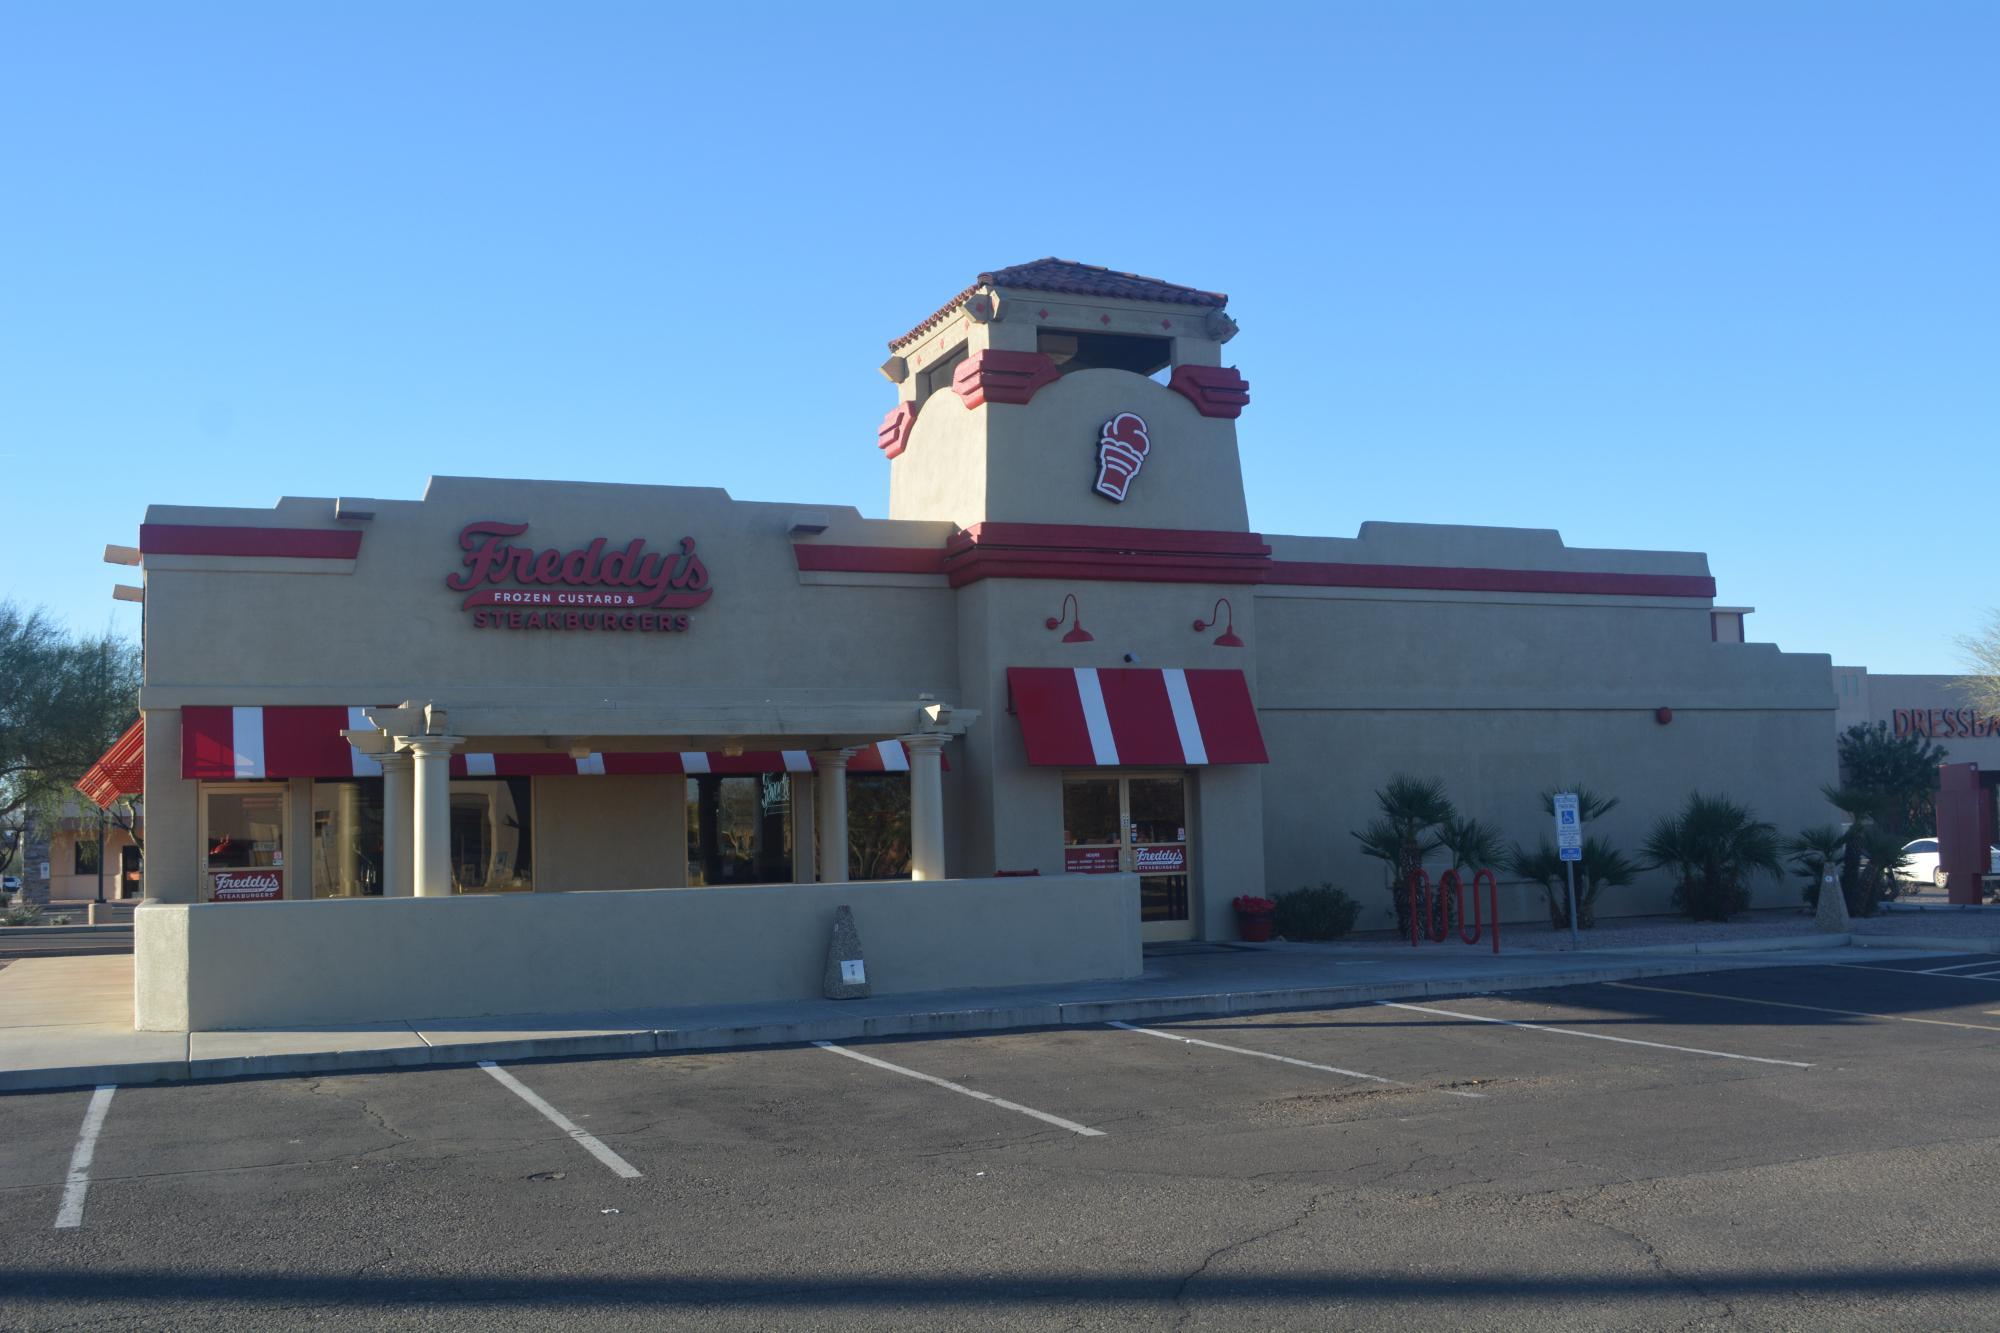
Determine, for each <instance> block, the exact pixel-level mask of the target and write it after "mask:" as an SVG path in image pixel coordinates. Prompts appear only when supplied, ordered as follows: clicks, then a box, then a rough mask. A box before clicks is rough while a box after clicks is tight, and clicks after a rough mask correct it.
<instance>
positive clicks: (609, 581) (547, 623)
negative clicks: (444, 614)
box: [444, 519, 715, 633]
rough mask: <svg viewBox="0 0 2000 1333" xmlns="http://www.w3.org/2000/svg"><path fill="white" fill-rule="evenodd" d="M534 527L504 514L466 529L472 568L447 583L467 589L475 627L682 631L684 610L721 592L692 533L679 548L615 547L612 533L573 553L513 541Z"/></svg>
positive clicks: (635, 543)
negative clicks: (503, 519)
mask: <svg viewBox="0 0 2000 1333" xmlns="http://www.w3.org/2000/svg"><path fill="white" fill-rule="evenodd" d="M527 530H528V525H527V524H526V523H503V522H501V521H500V520H498V519H479V520H476V521H474V522H472V523H468V524H466V525H465V527H463V528H462V529H460V530H459V534H458V545H459V549H460V550H462V551H464V552H465V554H464V556H463V558H462V559H461V561H460V563H461V564H463V565H464V566H465V568H464V569H463V570H461V571H460V572H458V573H455V574H451V575H447V576H446V578H445V581H444V584H445V587H447V588H449V589H451V590H452V591H453V592H462V593H464V594H465V598H464V600H463V601H461V602H460V603H459V607H460V609H461V610H468V611H471V612H472V625H473V628H474V629H508V630H540V631H550V630H558V631H575V630H589V631H607V630H609V631H625V632H638V633H676V632H679V631H682V630H685V629H687V627H688V618H687V617H686V616H685V615H680V614H676V613H678V612H681V611H685V610H688V609H690V608H692V607H697V606H700V605H701V604H702V603H704V602H706V601H707V600H708V599H709V597H710V596H712V595H713V594H714V591H715V590H714V589H713V588H711V587H710V586H709V583H708V568H707V566H705V565H703V564H702V562H701V557H700V556H698V555H696V554H695V544H694V538H692V537H682V538H681V539H680V541H679V542H678V543H677V545H678V546H679V549H678V550H677V551H671V552H661V551H652V550H648V549H647V546H646V541H645V539H644V538H641V537H634V538H633V539H632V540H631V541H629V542H627V543H626V544H625V545H623V546H621V547H618V548H617V549H615V550H613V549H610V547H611V541H610V539H609V538H606V537H597V538H593V539H592V540H591V541H590V542H588V543H587V544H585V545H583V546H578V547H574V548H571V549H570V550H567V551H565V550H563V549H561V548H560V547H547V548H544V549H539V550H538V549H536V548H535V547H533V546H530V545H515V544H513V542H512V541H511V540H510V539H511V538H515V537H519V536H520V535H521V534H522V533H524V532H526V531H527Z"/></svg>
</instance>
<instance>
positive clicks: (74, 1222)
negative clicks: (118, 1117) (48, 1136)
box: [56, 1083, 118, 1231]
mask: <svg viewBox="0 0 2000 1333" xmlns="http://www.w3.org/2000/svg"><path fill="white" fill-rule="evenodd" d="M117 1091H118V1085H117V1084H116V1083H100V1084H99V1085H98V1087H97V1091H95V1092H93V1093H91V1094H90V1105H89V1107H88V1108H86V1109H85V1111H84V1113H83V1128H82V1130H81V1131H80V1132H78V1134H77V1136H76V1148H75V1150H74V1151H73V1152H71V1153H70V1155H69V1176H68V1177H67V1178H66V1179H65V1180H64V1181H63V1194H62V1206H61V1207H59V1208H58V1209H57V1210H56V1229H57V1230H58V1231H66V1230H69V1229H71V1228H73V1227H80V1226H82V1225H83V1200H84V1196H85V1195H87V1194H89V1193H90V1163H91V1159H92V1158H94V1157H96V1156H97V1136H98V1135H99V1134H102V1133H103V1132H104V1117H105V1116H106V1115H108V1114H110V1111H111V1095H112V1094H113V1093H115V1092H117Z"/></svg>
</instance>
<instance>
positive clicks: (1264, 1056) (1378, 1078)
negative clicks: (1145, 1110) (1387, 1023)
mask: <svg viewBox="0 0 2000 1333" xmlns="http://www.w3.org/2000/svg"><path fill="white" fill-rule="evenodd" d="M1106 1026H1108V1027H1114V1028H1122V1029H1123V1030H1125V1031H1126V1032H1139V1033H1143V1034H1144V1035H1146V1036H1148V1037H1164V1038H1165V1039H1166V1040H1168V1041H1178V1042H1184V1043H1186V1044H1187V1045H1189V1046H1205V1047H1207V1048H1208V1049H1209V1050H1212V1051H1227V1052H1229V1053H1230V1054H1231V1055H1251V1056H1255V1057H1256V1058H1257V1059H1259V1060H1275V1061H1277V1062H1278V1063H1279V1064H1281V1065H1297V1066H1298V1067H1299V1068H1300V1069H1316V1070H1318V1071H1320V1072H1321V1073H1323V1074H1339V1075H1340V1076H1341V1077H1343V1078H1358V1079H1365V1080H1367V1081H1368V1082H1370V1083H1383V1084H1388V1085H1390V1086H1392V1087H1398V1088H1417V1089H1420V1090H1421V1091H1424V1092H1441V1093H1443V1094H1444V1095H1445V1096H1447V1097H1467V1098H1471V1099H1473V1100H1479V1099H1482V1098H1484V1097H1485V1096H1486V1094H1485V1093H1483V1092H1460V1091H1458V1090H1457V1089H1455V1088H1429V1087H1425V1086H1424V1085H1423V1084H1421V1083H1406V1082H1404V1081H1403V1080H1401V1079H1395V1078H1384V1077H1383V1076H1382V1075H1380V1074H1364V1073H1362V1072H1361V1071H1360V1070H1358V1069H1342V1068H1340V1067H1339V1066H1338V1065H1320V1064H1314V1063H1313V1062H1312V1061H1310V1060H1295V1059H1293V1058H1292V1057H1291V1056H1289V1055H1273V1054H1272V1053H1271V1052H1269V1051H1253V1050H1251V1049H1250V1048H1249V1047H1247V1046H1225V1045H1223V1044H1222V1043H1221V1042H1219V1041H1205V1040H1203V1039H1202V1038H1200V1037H1184V1036H1182V1035H1181V1034H1180V1033H1178V1032H1162V1031H1160V1030H1159V1029H1158V1028H1142V1027H1135V1026H1133V1025H1132V1024H1130V1023H1120V1022H1118V1021H1117V1020H1116V1019H1113V1020H1111V1021H1110V1022H1109V1023H1107V1025H1106Z"/></svg>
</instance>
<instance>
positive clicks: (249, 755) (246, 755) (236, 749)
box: [229, 708, 264, 778]
mask: <svg viewBox="0 0 2000 1333" xmlns="http://www.w3.org/2000/svg"><path fill="white" fill-rule="evenodd" d="M229 729H230V736H229V748H230V750H231V751H232V752H233V753H234V755H235V757H236V776H237V777H238V778H261V777H263V776H264V710H263V709H262V708H232V709H230V710H229Z"/></svg>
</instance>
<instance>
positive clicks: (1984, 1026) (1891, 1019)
mask: <svg viewBox="0 0 2000 1333" xmlns="http://www.w3.org/2000/svg"><path fill="white" fill-rule="evenodd" d="M1903 975H1904V976H1906V977H1907V976H1913V975H1915V974H1914V973H1910V972H1905V973H1904V974H1903ZM1604 984H1605V985H1607V986H1616V987H1617V988H1618V989H1619V990H1644V991H1653V992H1655V993H1657V994H1660V995H1694V996H1699V997H1700V998H1701V999H1704V1000H1727V1001H1729V1002H1730V1003H1731V1004H1761V1005H1763V1006H1764V1007H1765V1008H1766V1009H1803V1010H1806V1011H1807V1012H1809V1013H1815V1014H1844V1015H1846V1016H1847V1017H1849V1018H1879V1019H1881V1020H1882V1021H1883V1022H1885V1023H1922V1024H1924V1025H1925V1026H1927V1027H1934V1028H1972V1029H1973V1030H1975V1031H1978V1032H2000V1027H1995V1026H1994V1025H1993V1024H1991V1023H1959V1022H1954V1021H1953V1020H1951V1019H1948V1018H1912V1017H1910V1016H1909V1015H1908V1014H1877V1013H1871V1012H1870V1011H1869V1010H1866V1009H1832V1008H1829V1007H1827V1006H1826V1005H1823V1004H1797V1003H1794V1002H1793V1001H1791V1000H1755V999H1752V998H1750V997H1749V996H1747V995H1718V994H1716V993H1715V992H1714V991H1705V990H1676V989H1674V988H1673V987H1671V986H1641V985H1638V984H1637V983H1635V982H1630V981H1607V982H1605V983H1604ZM1988 1012H1989V1013H1990V1012H1994V1011H1992V1010H1989V1011H1988Z"/></svg>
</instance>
